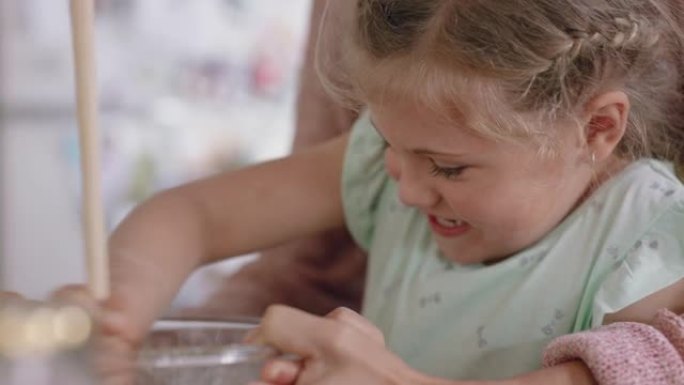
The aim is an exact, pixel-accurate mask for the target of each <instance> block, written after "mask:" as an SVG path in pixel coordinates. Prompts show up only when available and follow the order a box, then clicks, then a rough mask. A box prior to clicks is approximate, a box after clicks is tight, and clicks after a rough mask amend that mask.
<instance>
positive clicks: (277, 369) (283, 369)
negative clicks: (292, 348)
mask: <svg viewBox="0 0 684 385" xmlns="http://www.w3.org/2000/svg"><path fill="white" fill-rule="evenodd" d="M301 370H302V364H301V363H300V362H296V361H288V360H282V359H280V360H279V359H275V360H271V361H269V362H267V363H266V365H265V366H264V369H263V370H262V371H261V379H262V380H263V381H267V382H268V383H272V384H278V385H290V384H294V383H295V382H297V377H298V376H299V373H300V372H301Z"/></svg>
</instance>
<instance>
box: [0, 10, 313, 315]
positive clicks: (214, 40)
mask: <svg viewBox="0 0 684 385" xmlns="http://www.w3.org/2000/svg"><path fill="white" fill-rule="evenodd" d="M96 3H97V14H98V15H97V23H96V24H97V25H96V28H97V38H96V41H97V43H96V44H97V61H98V66H99V68H98V77H99V80H98V82H99V92H100V114H101V115H100V126H101V129H102V133H103V140H102V148H103V165H102V170H103V177H104V181H103V184H104V191H105V193H104V200H105V205H106V214H107V222H108V223H107V225H108V226H109V227H110V228H111V227H112V226H114V225H115V224H116V223H117V222H118V221H119V220H120V219H121V218H122V217H123V216H124V215H125V214H126V213H127V212H128V211H129V210H130V209H131V208H132V207H133V206H134V205H135V204H136V203H137V202H139V201H140V200H141V199H144V198H145V197H147V196H149V195H150V194H152V193H153V192H154V191H157V190H159V189H162V188H167V187H170V186H174V185H176V184H179V183H181V182H184V181H188V180H192V179H195V178H198V177H201V176H203V175H206V174H210V173H214V172H217V171H219V170H225V169H231V168H235V167H240V166H243V165H246V164H249V163H252V162H256V161H261V160H265V159H269V158H273V157H278V156H281V155H283V154H285V153H287V152H288V150H289V146H290V141H291V137H292V133H293V124H294V102H295V95H296V87H297V77H298V70H299V68H300V65H301V60H302V54H303V49H304V46H305V42H306V37H307V32H308V16H309V7H310V0H97V1H96ZM71 52H72V51H71V37H70V22H69V11H68V0H1V1H0V289H4V290H15V291H18V292H20V293H22V294H24V295H27V296H30V297H33V298H42V297H44V296H45V295H46V294H47V293H49V292H50V291H51V290H53V289H54V288H56V287H58V286H60V285H63V284H65V283H73V282H84V280H85V273H84V270H85V269H84V257H83V247H82V237H81V224H80V212H79V210H80V208H79V205H80V197H79V189H80V186H79V183H80V180H79V178H80V175H79V154H78V142H77V140H78V138H77V127H76V122H75V102H74V91H73V89H74V86H73V67H72V57H71V55H72V53H71ZM233 268H234V266H233V265H229V266H227V267H226V265H225V264H224V265H221V266H218V267H215V268H212V269H209V270H206V271H204V272H203V273H200V275H201V276H200V277H199V278H198V277H195V279H194V280H193V281H192V282H191V283H190V284H189V286H188V287H186V289H185V290H184V292H183V296H181V298H180V299H179V300H180V301H181V302H182V301H192V300H193V299H194V298H196V297H197V296H199V295H201V294H202V291H203V290H204V289H205V288H206V286H207V285H211V284H212V282H214V281H216V280H217V279H219V278H220V277H221V276H222V275H224V274H227V273H228V272H229V271H231V270H232V269H233Z"/></svg>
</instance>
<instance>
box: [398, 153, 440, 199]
mask: <svg viewBox="0 0 684 385" xmlns="http://www.w3.org/2000/svg"><path fill="white" fill-rule="evenodd" d="M418 166H420V165H415V164H409V161H407V160H404V161H402V159H399V157H398V156H397V155H396V154H394V153H393V151H392V150H391V149H387V150H386V151H385V168H386V170H387V174H389V176H390V177H392V179H394V180H395V181H396V182H397V184H398V185H399V200H400V201H401V203H403V204H404V205H406V206H412V207H416V208H418V209H428V208H431V207H433V206H434V205H435V204H436V203H437V202H438V200H439V195H438V194H437V192H436V191H434V190H433V189H432V187H431V185H430V183H429V181H428V180H426V179H427V178H428V177H429V175H428V174H427V173H426V172H424V170H421V169H420V167H418Z"/></svg>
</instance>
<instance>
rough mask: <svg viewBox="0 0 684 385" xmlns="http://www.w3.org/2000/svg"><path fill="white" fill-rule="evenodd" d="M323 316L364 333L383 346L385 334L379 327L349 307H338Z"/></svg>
mask: <svg viewBox="0 0 684 385" xmlns="http://www.w3.org/2000/svg"><path fill="white" fill-rule="evenodd" d="M325 317H326V318H328V319H332V320H335V321H338V322H341V323H343V324H346V325H349V326H351V327H353V328H355V329H357V330H358V331H360V332H361V333H363V334H365V335H366V336H367V337H369V338H371V339H372V340H373V341H375V342H377V343H379V344H381V345H383V346H385V336H384V335H383V334H382V332H381V331H380V329H378V328H377V327H376V326H375V325H373V324H372V323H371V322H370V321H368V319H366V318H365V317H363V316H362V315H360V314H359V313H357V312H355V311H353V310H351V309H349V308H346V307H338V308H337V309H335V310H333V311H331V312H330V313H328V314H327V315H326V316H325Z"/></svg>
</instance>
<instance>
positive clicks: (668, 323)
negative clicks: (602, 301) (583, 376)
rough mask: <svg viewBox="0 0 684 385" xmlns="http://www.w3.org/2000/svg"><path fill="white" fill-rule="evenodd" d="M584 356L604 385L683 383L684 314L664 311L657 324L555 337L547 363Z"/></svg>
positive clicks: (619, 325) (626, 325)
mask: <svg viewBox="0 0 684 385" xmlns="http://www.w3.org/2000/svg"><path fill="white" fill-rule="evenodd" d="M573 360H582V361H584V363H585V364H586V365H587V366H588V367H589V369H590V370H591V372H592V374H593V375H594V378H595V379H596V381H598V383H599V384H600V385H684V318H683V317H680V316H677V315H676V314H674V313H672V312H670V311H667V310H661V311H659V312H658V314H657V315H656V318H655V320H654V322H653V324H652V325H647V324H641V323H635V322H618V323H614V324H611V325H608V326H603V327H600V328H598V329H594V330H589V331H586V332H582V333H576V334H570V335H566V336H562V337H559V338H556V339H555V340H553V341H552V342H551V344H549V346H548V347H547V348H546V350H545V352H544V366H546V367H548V366H553V365H558V364H561V363H564V362H568V361H573Z"/></svg>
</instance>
